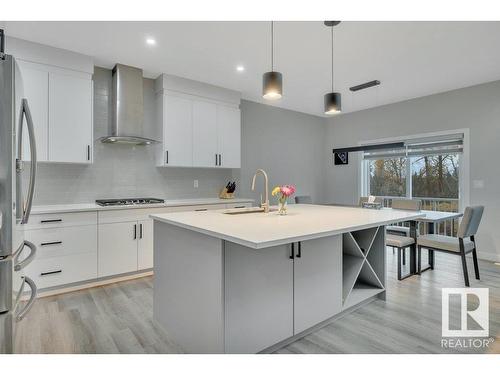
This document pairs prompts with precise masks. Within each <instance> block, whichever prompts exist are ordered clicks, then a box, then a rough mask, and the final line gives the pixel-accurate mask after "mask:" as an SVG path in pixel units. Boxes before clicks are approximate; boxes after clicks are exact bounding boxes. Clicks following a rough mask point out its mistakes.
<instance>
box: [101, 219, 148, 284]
mask: <svg viewBox="0 0 500 375" xmlns="http://www.w3.org/2000/svg"><path fill="white" fill-rule="evenodd" d="M137 232H138V229H137V222H125V223H111V224H100V225H99V235H98V238H99V245H98V247H99V257H98V276H99V277H104V276H111V275H117V274H121V273H127V272H133V271H137V237H138V234H137Z"/></svg>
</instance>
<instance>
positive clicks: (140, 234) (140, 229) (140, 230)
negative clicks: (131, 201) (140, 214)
mask: <svg viewBox="0 0 500 375" xmlns="http://www.w3.org/2000/svg"><path fill="white" fill-rule="evenodd" d="M139 238H142V224H139Z"/></svg>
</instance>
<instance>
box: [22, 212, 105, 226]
mask: <svg viewBox="0 0 500 375" xmlns="http://www.w3.org/2000/svg"><path fill="white" fill-rule="evenodd" d="M96 224H97V212H96V211H90V212H72V213H58V214H36V215H31V216H30V218H29V221H28V224H26V225H25V226H24V228H25V229H41V228H60V227H72V226H76V225H96Z"/></svg>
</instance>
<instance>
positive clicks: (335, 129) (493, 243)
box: [324, 81, 500, 260]
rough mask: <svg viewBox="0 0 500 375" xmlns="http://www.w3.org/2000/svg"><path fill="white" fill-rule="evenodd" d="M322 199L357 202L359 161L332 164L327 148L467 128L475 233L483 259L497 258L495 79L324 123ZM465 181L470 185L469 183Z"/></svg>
mask: <svg viewBox="0 0 500 375" xmlns="http://www.w3.org/2000/svg"><path fill="white" fill-rule="evenodd" d="M328 122H329V125H328V127H327V133H326V139H327V141H326V142H327V145H326V148H325V151H324V158H325V160H327V161H328V166H327V168H326V184H325V191H326V196H325V199H326V201H329V202H336V203H343V204H353V203H355V202H356V201H357V199H358V191H359V186H358V180H359V179H358V175H359V173H360V172H359V165H360V163H359V160H358V159H357V155H356V154H355V153H354V154H353V153H351V154H349V159H350V160H349V165H348V166H333V163H332V153H331V149H332V148H333V147H334V146H335V147H342V146H352V145H357V144H358V142H360V141H364V140H372V139H378V138H386V137H395V136H405V135H411V134H421V133H429V132H436V131H440V130H452V129H461V128H470V181H473V180H483V181H484V188H474V187H473V186H471V187H470V203H471V204H482V205H485V207H486V208H485V212H484V216H483V222H482V223H481V227H480V232H479V235H478V241H479V253H480V255H481V256H482V257H483V258H489V259H497V260H500V231H499V230H498V225H499V223H500V196H499V191H500V190H499V186H500V173H499V172H500V167H499V166H498V162H497V160H498V157H497V152H498V150H499V147H500V81H497V82H492V83H487V84H483V85H478V86H473V87H468V88H464V89H460V90H454V91H450V92H446V93H442V94H437V95H431V96H426V97H423V98H418V99H413V100H409V101H405V102H401V103H396V104H391V105H386V106H382V107H378V108H374V109H368V110H364V111H359V112H355V113H350V114H345V115H341V116H337V117H334V118H332V119H329V120H328ZM470 181H469V182H470Z"/></svg>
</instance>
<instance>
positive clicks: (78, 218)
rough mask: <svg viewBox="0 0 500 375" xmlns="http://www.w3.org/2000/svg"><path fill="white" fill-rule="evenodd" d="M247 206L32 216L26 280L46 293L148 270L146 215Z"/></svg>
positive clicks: (149, 228) (150, 255) (232, 205)
mask: <svg viewBox="0 0 500 375" xmlns="http://www.w3.org/2000/svg"><path fill="white" fill-rule="evenodd" d="M248 206H251V203H219V204H206V205H201V204H200V205H192V206H176V207H162V208H133V209H125V210H104V211H99V212H96V211H88V212H63V213H48V214H33V215H32V216H31V217H30V221H29V224H27V225H26V226H25V227H26V228H25V231H24V235H25V239H26V240H28V241H31V242H33V243H34V244H35V246H36V247H37V254H36V257H35V259H34V260H33V262H32V263H31V264H29V265H28V266H27V267H26V275H27V276H29V277H31V278H32V279H33V280H34V281H35V282H36V284H37V286H38V287H39V288H41V289H44V288H53V287H57V286H62V285H66V284H72V283H78V282H83V281H87V280H93V279H97V278H100V277H110V276H114V275H120V274H125V273H130V272H136V271H142V270H150V269H151V268H153V258H154V256H153V248H154V245H153V220H152V219H150V218H149V215H151V214H154V213H167V212H178V211H208V210H220V209H225V208H235V207H248Z"/></svg>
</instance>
